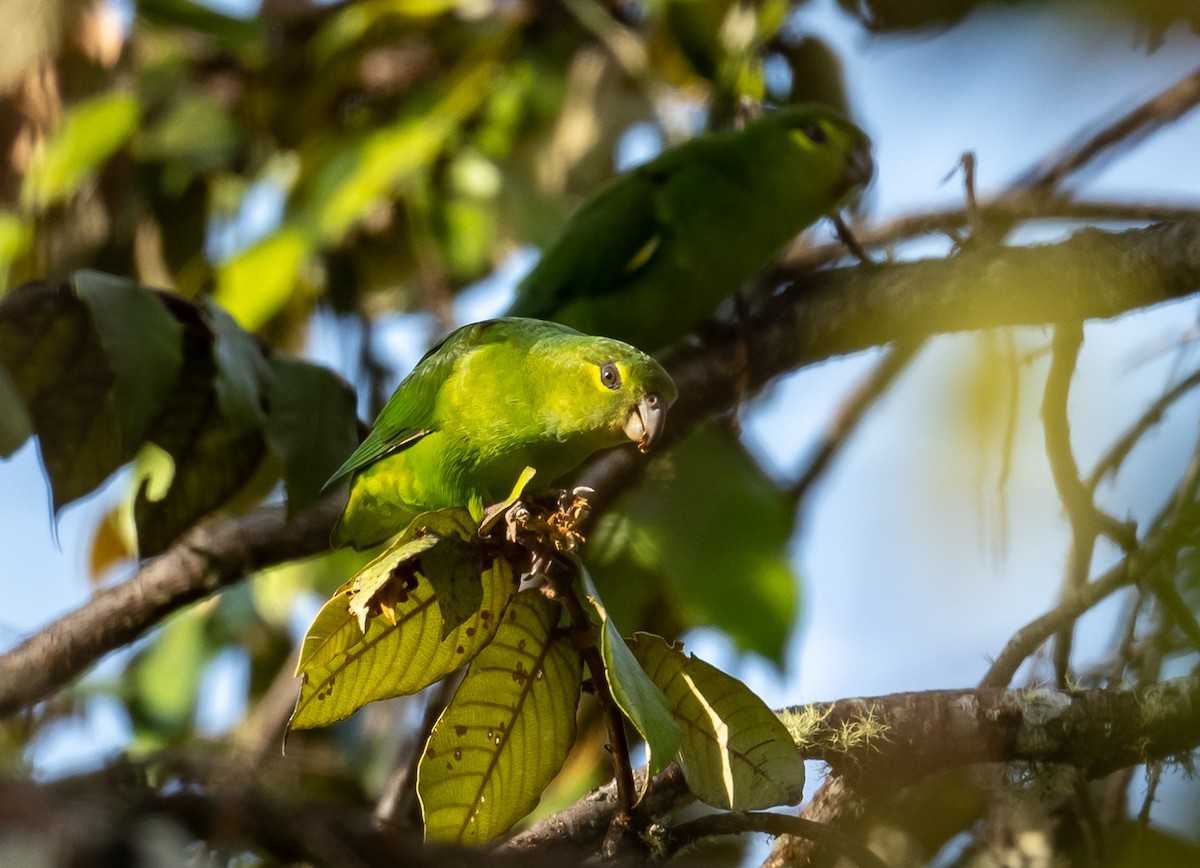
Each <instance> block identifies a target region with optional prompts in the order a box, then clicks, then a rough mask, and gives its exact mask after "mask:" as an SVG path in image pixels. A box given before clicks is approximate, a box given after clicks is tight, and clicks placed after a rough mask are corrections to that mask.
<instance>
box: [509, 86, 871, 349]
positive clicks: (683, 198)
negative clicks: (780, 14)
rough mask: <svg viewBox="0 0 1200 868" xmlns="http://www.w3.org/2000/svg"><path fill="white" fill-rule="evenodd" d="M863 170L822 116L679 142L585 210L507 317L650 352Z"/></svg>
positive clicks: (863, 143)
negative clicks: (570, 329)
mask: <svg viewBox="0 0 1200 868" xmlns="http://www.w3.org/2000/svg"><path fill="white" fill-rule="evenodd" d="M872 170H873V166H872V162H871V143H870V140H869V139H868V138H867V137H866V135H865V134H864V133H863V132H862V131H861V130H859V129H858V127H856V126H854V124H852V123H850V122H849V121H847V120H846V119H845V118H843V117H842V116H841V115H839V114H837V113H836V112H834V111H832V110H830V109H827V108H823V107H820V106H796V107H792V108H786V109H780V110H778V111H774V112H771V113H770V114H767V115H765V116H763V117H762V118H759V119H758V120H756V121H753V122H752V123H750V124H747V125H746V126H745V127H744V128H743V129H741V130H738V131H734V132H726V133H716V134H713V135H706V136H700V137H698V138H695V139H692V140H690V141H687V142H684V143H683V144H681V145H678V146H677V147H674V148H670V149H668V150H666V151H663V153H662V154H660V155H659V156H658V157H656V158H655V159H653V160H651V161H649V162H647V163H644V164H642V165H640V166H638V167H636V168H634V169H633V170H631V171H629V172H627V173H626V174H624V175H622V176H620V177H618V178H617V179H616V180H615V181H613V183H611V184H610V185H609V186H608V187H606V188H605V189H604V190H602V191H601V192H600V193H598V194H597V195H596V196H595V197H594V198H592V199H590V200H588V201H587V202H586V203H585V204H584V205H583V206H582V207H581V208H580V209H579V211H577V212H576V213H575V215H574V216H573V217H572V218H571V219H570V220H569V221H568V222H567V225H566V227H565V228H564V229H563V232H562V234H561V235H560V236H559V238H558V240H557V241H556V242H555V243H554V244H553V245H551V247H550V249H549V250H547V251H546V253H545V255H544V256H543V257H542V259H541V261H540V262H539V263H538V264H537V266H536V267H535V268H534V269H533V271H531V272H530V273H529V275H528V276H527V277H526V278H525V279H524V280H523V281H522V282H521V284H520V286H519V287H518V289H517V299H516V301H515V302H514V304H513V306H512V308H511V309H510V310H509V313H510V314H511V315H513V316H532V317H538V318H539V319H553V320H555V321H557V322H561V323H565V324H567V325H569V326H572V327H573V328H577V329H579V330H581V331H584V332H587V333H589V334H600V335H605V336H607V337H612V338H616V339H618V340H622V341H628V342H629V343H632V344H635V345H637V346H640V347H645V348H647V349H658V348H660V347H662V346H664V345H666V344H668V343H670V342H671V341H673V340H675V339H677V338H679V337H681V336H683V335H685V334H687V333H688V332H690V331H692V330H693V329H694V328H695V327H696V326H697V325H698V324H699V323H700V322H702V321H703V320H704V319H706V318H708V317H710V316H712V314H713V312H714V311H715V310H716V308H717V306H718V305H719V304H720V303H721V301H723V300H724V299H726V298H729V297H730V296H732V295H733V294H734V293H735V292H737V291H738V290H739V289H740V288H741V286H742V285H743V284H744V283H745V282H746V281H748V280H749V279H750V278H752V277H753V276H754V275H755V274H756V273H757V272H758V271H759V270H760V269H761V268H762V267H763V266H765V265H766V264H767V263H768V262H769V261H770V260H771V257H773V256H774V255H775V254H776V253H778V252H779V250H780V249H781V248H782V247H783V246H784V245H785V244H786V243H787V242H788V241H790V240H791V239H792V238H794V237H795V236H796V235H797V234H798V233H799V232H800V230H802V229H804V227H806V226H808V225H809V224H810V223H812V222H813V221H815V220H817V219H818V218H819V217H821V216H822V215H824V214H828V213H830V212H832V211H834V210H836V209H837V207H838V206H839V205H840V204H841V203H842V202H843V201H844V200H845V199H846V198H847V196H849V195H850V194H851V193H852V192H853V191H855V190H857V189H858V188H860V187H862V186H863V185H865V184H866V183H867V182H868V181H869V180H870V179H871V174H872Z"/></svg>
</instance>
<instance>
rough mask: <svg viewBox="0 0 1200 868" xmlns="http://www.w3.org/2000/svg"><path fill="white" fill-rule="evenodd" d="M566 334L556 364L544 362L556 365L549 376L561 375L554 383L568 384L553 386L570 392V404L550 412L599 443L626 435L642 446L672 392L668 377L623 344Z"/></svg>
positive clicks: (660, 421) (652, 436) (658, 427)
mask: <svg viewBox="0 0 1200 868" xmlns="http://www.w3.org/2000/svg"><path fill="white" fill-rule="evenodd" d="M558 328H562V329H563V331H564V332H570V331H571V330H569V329H566V328H565V327H562V326H559V327H558ZM571 334H572V337H571V338H568V339H567V341H568V344H567V345H566V346H560V348H559V353H558V356H557V357H558V364H556V365H552V366H550V367H551V368H554V369H556V372H555V373H553V374H551V376H552V377H561V378H562V380H561V381H560V383H559V385H560V386H563V385H567V384H569V386H570V387H569V388H567V389H556V390H555V392H556V393H558V394H563V395H568V394H569V395H571V396H572V398H571V402H572V403H571V406H569V407H563V408H562V409H561V410H560V411H558V412H557V413H556V415H558V417H559V419H560V421H561V422H562V423H563V424H564V427H566V428H576V429H577V430H578V431H580V432H581V433H582V432H583V431H589V432H591V433H593V434H594V435H595V436H596V438H597V439H598V440H600V441H602V442H603V445H605V446H613V445H616V444H617V443H620V442H623V441H625V440H627V439H628V440H631V441H633V442H634V443H636V444H637V448H638V449H639V450H641V451H642V452H646V451H648V450H649V449H650V448H651V447H652V446H653V445H654V443H655V441H657V440H658V438H659V436H660V435H661V434H662V431H663V427H664V425H665V424H666V418H667V409H668V408H669V407H670V406H671V404H672V403H674V401H675V398H676V396H677V394H678V392H677V390H676V388H675V383H674V381H672V380H671V377H670V375H669V374H667V372H666V371H665V370H664V369H663V367H662V365H660V364H659V363H658V362H657V361H655V360H654V359H653V358H651V357H650V356H648V355H646V354H645V353H643V352H642V351H641V350H638V349H635V348H634V347H632V346H630V345H629V344H626V343H623V342H621V341H616V340H611V339H609V338H600V337H589V336H585V335H578V334H577V333H573V332H572V333H571ZM563 433H565V432H563ZM560 436H562V435H561V434H560Z"/></svg>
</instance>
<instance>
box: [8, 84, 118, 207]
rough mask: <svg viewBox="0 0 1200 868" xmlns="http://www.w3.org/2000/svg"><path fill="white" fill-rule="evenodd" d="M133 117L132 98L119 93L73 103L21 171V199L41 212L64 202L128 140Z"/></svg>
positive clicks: (101, 95) (109, 93)
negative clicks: (34, 157) (22, 180)
mask: <svg viewBox="0 0 1200 868" xmlns="http://www.w3.org/2000/svg"><path fill="white" fill-rule="evenodd" d="M139 114H140V110H139V108H138V103H137V100H136V99H135V98H134V97H133V96H131V95H129V94H125V93H119V92H108V93H103V94H100V95H99V96H95V97H92V98H91V99H88V100H84V101H83V102H79V103H77V104H76V105H74V106H73V107H72V108H71V109H70V110H69V111H68V112H67V114H66V115H65V116H64V118H63V121H62V124H61V126H60V127H59V128H58V130H57V131H56V132H55V133H54V135H53V137H52V138H51V139H50V141H49V142H48V143H47V145H46V148H45V150H44V151H43V152H41V153H40V154H39V156H38V158H37V159H36V160H35V161H34V163H33V165H31V166H30V169H29V171H28V172H27V173H26V175H25V178H24V182H23V184H22V186H21V199H22V201H23V202H25V203H26V204H28V205H31V206H33V207H35V208H45V207H47V206H48V205H52V204H53V203H55V202H58V201H61V200H63V199H66V198H68V197H69V196H70V195H71V194H72V193H74V192H75V191H76V190H77V189H78V188H79V185H80V184H81V183H83V181H84V179H85V178H86V177H87V176H88V175H89V174H91V173H92V172H93V171H95V170H96V169H97V168H98V167H99V166H100V164H102V163H103V162H104V161H105V160H107V159H108V158H109V157H110V156H112V154H113V153H114V152H115V151H116V150H117V149H118V148H120V147H121V146H122V145H123V144H124V143H125V142H126V141H127V140H128V138H129V136H130V135H131V134H132V133H133V131H134V129H135V127H136V126H137V122H138V115H139Z"/></svg>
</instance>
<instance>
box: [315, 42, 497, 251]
mask: <svg viewBox="0 0 1200 868" xmlns="http://www.w3.org/2000/svg"><path fill="white" fill-rule="evenodd" d="M493 72H494V66H493V64H492V63H491V62H490V61H489V60H482V61H478V60H470V61H467V62H466V63H465V64H464V69H463V71H462V72H461V73H460V74H459V75H458V76H457V77H456V78H454V79H453V81H452V84H451V85H450V86H449V87H448V88H447V90H446V92H445V94H444V95H443V96H442V97H441V98H440V99H439V100H438V102H437V103H436V104H435V105H433V106H431V107H429V108H428V109H427V110H426V111H423V112H420V113H418V114H417V115H415V116H412V117H406V118H404V119H403V120H401V121H400V122H398V123H396V124H394V125H392V126H390V127H384V128H382V129H378V130H375V131H373V132H371V133H369V134H367V135H365V136H363V137H362V138H360V139H359V140H358V141H357V142H355V143H354V144H352V145H349V146H347V147H346V148H344V149H342V150H341V151H339V152H337V153H336V154H334V155H333V156H332V157H331V158H330V160H329V162H328V163H327V164H326V165H325V166H324V167H323V169H322V171H321V173H320V174H319V176H318V177H317V178H316V181H315V183H314V186H313V189H312V191H311V194H310V196H309V199H308V202H309V205H308V208H307V211H308V213H309V215H310V221H311V223H310V225H312V226H314V227H315V230H316V235H317V237H318V238H320V239H321V240H322V241H325V242H334V241H339V240H340V239H341V238H342V237H343V236H344V235H345V234H346V232H347V231H349V230H350V229H351V228H352V227H353V226H354V225H355V224H356V223H358V221H360V220H362V219H363V218H364V217H365V216H366V215H367V214H369V213H370V212H371V211H372V210H373V209H374V208H375V207H376V206H377V205H378V204H379V203H380V201H382V200H383V199H384V197H386V196H388V195H390V194H391V193H392V192H393V191H394V190H395V189H396V187H397V186H398V185H399V184H400V183H401V182H403V181H404V180H405V179H407V178H408V177H410V176H412V175H413V174H414V173H415V172H417V171H418V170H421V169H423V168H425V167H427V166H428V165H429V164H430V163H431V162H432V161H433V159H434V158H435V157H436V156H437V155H438V154H439V153H440V152H441V150H442V148H443V147H444V146H445V143H446V140H447V139H448V138H449V136H451V135H452V134H453V133H454V131H455V130H456V129H457V127H458V124H459V123H460V122H461V121H462V119H463V118H465V117H466V116H467V115H468V114H469V113H470V112H472V111H474V110H475V109H476V108H478V107H479V105H480V104H481V103H482V102H483V100H484V99H485V98H486V97H487V94H488V85H489V83H490V79H491V76H492V75H493Z"/></svg>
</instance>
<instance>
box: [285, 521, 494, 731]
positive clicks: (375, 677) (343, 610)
mask: <svg viewBox="0 0 1200 868" xmlns="http://www.w3.org/2000/svg"><path fill="white" fill-rule="evenodd" d="M408 541H409V540H408V539H406V537H405V536H401V538H400V539H399V540H398V541H397V542H396V543H395V544H393V546H392V547H391V548H389V549H388V551H387V552H384V554H382V555H380V557H378V558H376V559H375V560H374V561H372V562H371V563H370V564H368V565H367V566H366V567H364V569H363V571H362V572H363V573H367V574H369V575H372V576H384V577H386V576H388V574H389V573H390V572H391V570H392V567H393V566H394V563H395V552H396V550H397V549H399V548H401V547H403V546H404V545H405V544H406V543H407V542H408ZM389 558H390V560H389ZM479 582H480V585H481V588H482V600H481V602H480V605H479V607H478V609H477V610H476V611H475V612H474V614H473V615H472V616H471V617H470V618H468V619H467V620H466V621H464V622H463V623H462V624H460V625H459V626H458V627H456V628H455V629H454V630H452V631H451V632H450V634H449V635H447V636H446V637H445V638H442V623H443V619H442V612H441V608H440V607H439V605H438V600H437V596H436V595H435V594H434V591H433V586H432V585H431V584H430V582H429V580H428V579H425V578H422V577H420V576H419V575H418V576H417V577H416V583H415V586H414V587H412V588H411V589H406V590H405V595H404V598H403V599H396V600H395V601H394V605H392V606H391V607H390V612H391V615H390V617H389V616H388V615H386V614H384V613H383V612H382V611H381V612H380V613H379V614H376V615H374V617H372V618H371V619H370V621H369V622H368V624H367V630H366V633H363V631H362V629H361V628H360V627H359V623H358V618H357V616H356V615H355V614H354V613H353V612H351V611H350V600H351V599H352V598H353V596H354V594H355V592H356V586H355V580H351V581H349V582H347V583H346V584H344V585H342V587H341V588H339V589H338V590H337V592H336V593H335V594H334V595H333V597H332V599H330V600H329V602H327V603H326V604H325V605H324V606H323V607H322V609H321V611H320V612H319V613H318V614H317V617H316V619H315V620H314V621H313V623H312V626H310V627H309V628H308V633H307V635H306V636H305V637H304V644H303V646H302V648H301V651H300V661H299V664H298V665H297V667H296V674H297V675H300V676H301V679H302V680H301V685H300V696H299V699H298V700H297V702H296V710H295V711H294V712H293V713H292V719H291V722H290V724H289V727H290V728H291V729H309V728H311V727H315V726H325V725H327V724H330V723H333V722H334V721H337V720H342V719H344V718H346V717H349V716H350V715H351V714H353V713H354V712H355V711H357V710H358V709H359V708H361V707H362V706H364V705H366V704H367V703H368V702H372V701H374V700H377V699H386V698H389V697H392V696H403V695H406V694H410V693H415V692H417V691H418V690H421V689H422V688H424V687H427V686H428V685H430V684H432V683H434V682H435V681H438V680H440V679H442V678H444V677H445V676H447V675H449V674H450V673H451V672H454V671H455V670H457V669H459V668H460V667H461V666H463V665H465V664H466V663H467V662H469V661H470V660H471V658H472V657H474V656H475V655H476V654H477V653H479V650H480V649H481V648H483V647H484V646H485V645H487V643H488V642H490V641H491V639H492V636H493V635H494V634H495V631H496V628H497V626H498V624H499V620H500V617H501V616H502V615H503V614H504V611H505V609H506V608H507V606H508V604H509V601H510V600H511V599H512V597H513V594H514V593H515V592H516V583H515V580H514V578H513V572H512V567H511V566H510V565H509V563H508V562H507V561H505V560H503V559H497V560H495V561H494V562H493V563H492V565H491V566H490V567H489V568H488V569H486V570H484V571H483V573H482V575H481V576H480V577H479ZM389 602H391V601H389ZM392 618H394V619H395V622H394V623H393V622H392V620H391V619H392Z"/></svg>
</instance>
